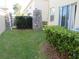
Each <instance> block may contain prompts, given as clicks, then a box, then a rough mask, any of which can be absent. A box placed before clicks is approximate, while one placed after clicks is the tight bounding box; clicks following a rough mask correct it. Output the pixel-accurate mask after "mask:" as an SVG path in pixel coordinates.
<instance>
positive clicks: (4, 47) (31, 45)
mask: <svg viewBox="0 0 79 59" xmlns="http://www.w3.org/2000/svg"><path fill="white" fill-rule="evenodd" d="M44 42H45V34H44V32H42V31H41V32H34V31H32V30H13V31H7V32H4V33H3V34H2V35H1V36H0V59H46V57H45V56H44V54H43V53H42V51H41V49H42V47H41V46H42V44H43V43H44Z"/></svg>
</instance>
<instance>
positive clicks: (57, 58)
mask: <svg viewBox="0 0 79 59" xmlns="http://www.w3.org/2000/svg"><path fill="white" fill-rule="evenodd" d="M42 47H43V48H42V51H43V53H44V54H46V55H47V56H48V58H49V59H68V55H65V54H60V53H59V52H58V51H57V50H56V48H55V47H54V46H51V45H50V44H49V43H44V44H43V46H42Z"/></svg>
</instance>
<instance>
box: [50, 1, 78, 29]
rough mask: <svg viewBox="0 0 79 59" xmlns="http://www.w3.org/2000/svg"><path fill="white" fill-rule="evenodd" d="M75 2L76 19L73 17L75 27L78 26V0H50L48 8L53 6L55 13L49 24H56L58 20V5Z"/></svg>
mask: <svg viewBox="0 0 79 59" xmlns="http://www.w3.org/2000/svg"><path fill="white" fill-rule="evenodd" d="M75 2H77V12H76V19H75V27H76V28H77V27H79V0H50V8H51V7H54V8H55V14H54V16H55V17H54V21H53V22H52V23H50V20H49V25H58V21H59V7H61V6H65V5H69V4H72V3H75Z"/></svg>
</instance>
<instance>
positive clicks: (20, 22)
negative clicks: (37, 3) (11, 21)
mask: <svg viewBox="0 0 79 59" xmlns="http://www.w3.org/2000/svg"><path fill="white" fill-rule="evenodd" d="M15 24H16V27H17V28H18V29H31V28H32V17H30V16H16V17H15Z"/></svg>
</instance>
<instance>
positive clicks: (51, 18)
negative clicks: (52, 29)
mask: <svg viewBox="0 0 79 59" xmlns="http://www.w3.org/2000/svg"><path fill="white" fill-rule="evenodd" d="M54 13H55V8H54V7H52V8H50V22H52V21H54Z"/></svg>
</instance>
